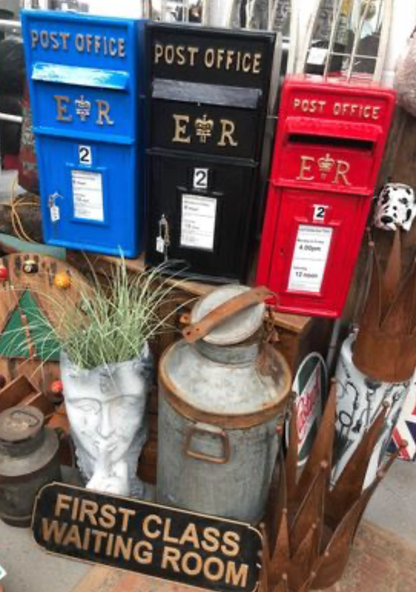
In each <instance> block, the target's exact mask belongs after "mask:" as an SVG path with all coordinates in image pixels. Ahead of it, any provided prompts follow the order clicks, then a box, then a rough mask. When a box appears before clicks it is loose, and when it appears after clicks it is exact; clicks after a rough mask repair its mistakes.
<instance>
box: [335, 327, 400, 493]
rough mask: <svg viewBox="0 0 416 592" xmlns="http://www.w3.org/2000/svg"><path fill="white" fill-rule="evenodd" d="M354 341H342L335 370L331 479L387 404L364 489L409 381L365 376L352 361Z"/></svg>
mask: <svg viewBox="0 0 416 592" xmlns="http://www.w3.org/2000/svg"><path fill="white" fill-rule="evenodd" d="M354 340H355V336H354V335H350V336H349V337H348V338H347V339H346V340H345V341H344V343H343V345H342V349H341V354H340V357H339V362H338V366H337V371H336V380H337V421H336V435H335V459H334V471H333V474H332V480H333V481H334V482H335V481H336V480H337V479H338V477H339V476H340V475H341V473H342V471H343V469H344V468H345V466H346V464H347V462H348V460H349V459H350V458H351V456H352V454H353V452H354V451H355V450H356V448H357V446H358V444H359V443H360V442H361V440H362V438H363V436H364V434H365V433H366V432H367V430H368V429H369V427H370V425H371V424H372V423H373V421H374V419H375V417H376V416H377V415H378V413H379V412H380V410H381V407H382V405H383V404H384V403H387V404H388V405H389V410H388V413H387V416H386V421H385V426H384V431H383V434H382V436H381V438H380V439H379V441H378V443H377V445H376V447H375V450H374V453H373V455H372V457H371V461H370V464H369V467H368V471H367V476H366V480H365V483H364V488H366V487H368V486H369V485H370V484H371V483H372V482H373V481H374V479H375V477H376V473H377V470H378V468H379V466H380V463H381V460H382V459H383V456H384V454H385V452H386V450H387V447H388V445H389V442H390V440H391V436H392V434H393V430H394V428H395V426H396V424H397V422H398V420H399V417H400V413H401V410H402V408H403V405H404V402H405V399H406V396H407V394H408V392H409V389H410V385H411V381H410V380H408V381H406V382H398V383H390V382H381V381H380V382H376V381H374V380H372V379H371V378H369V377H367V376H365V374H363V373H362V372H360V371H359V370H358V368H357V367H356V366H355V365H354V363H353V361H352V349H353V347H354ZM375 355H376V354H375Z"/></svg>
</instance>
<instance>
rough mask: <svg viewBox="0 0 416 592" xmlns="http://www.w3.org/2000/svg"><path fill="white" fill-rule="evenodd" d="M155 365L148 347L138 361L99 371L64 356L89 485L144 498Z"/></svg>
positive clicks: (70, 408) (68, 399)
mask: <svg viewBox="0 0 416 592" xmlns="http://www.w3.org/2000/svg"><path fill="white" fill-rule="evenodd" d="M152 369H153V361H152V357H151V354H150V350H149V348H148V346H147V345H146V346H145V347H144V348H143V351H142V353H141V355H140V356H138V357H137V358H136V359H134V360H131V361H128V362H123V363H119V364H108V365H106V366H100V367H98V368H94V369H93V370H83V369H80V368H78V367H77V366H75V365H74V364H73V363H72V362H71V361H70V360H69V358H68V356H67V355H66V354H65V353H62V354H61V374H62V383H63V386H64V396H65V405H66V410H67V414H68V419H69V424H70V428H71V435H72V438H73V440H74V443H75V449H76V455H77V460H78V465H79V468H80V470H81V473H82V475H83V477H84V479H85V481H86V487H87V488H88V489H95V490H97V491H102V492H107V493H113V494H118V495H125V496H132V497H143V495H144V485H143V483H142V482H141V481H140V480H139V479H138V478H137V476H136V471H137V462H138V458H139V456H140V453H141V450H142V448H143V445H144V443H145V442H146V439H147V433H148V429H147V401H148V395H149V392H150V388H151V377H152Z"/></svg>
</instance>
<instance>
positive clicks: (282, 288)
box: [264, 188, 371, 317]
mask: <svg viewBox="0 0 416 592" xmlns="http://www.w3.org/2000/svg"><path fill="white" fill-rule="evenodd" d="M273 191H276V195H275V198H277V201H278V203H279V217H278V223H277V228H276V229H275V234H274V236H275V237H276V238H275V243H274V246H273V249H272V252H273V254H272V257H271V264H270V268H269V270H268V281H266V283H267V285H268V286H269V287H270V288H271V290H273V291H274V292H276V293H277V295H278V309H279V310H280V311H282V312H290V313H294V314H307V315H311V314H312V315H316V316H325V317H338V316H340V315H341V313H342V309H343V305H344V302H345V298H346V296H347V292H348V287H349V282H350V278H351V275H352V272H353V268H354V265H355V261H356V259H357V256H358V252H359V248H360V241H357V239H356V237H357V236H362V232H363V230H364V225H365V221H366V218H367V214H368V209H369V207H370V203H371V201H370V200H368V199H366V198H365V197H358V196H352V195H350V194H334V193H327V192H319V191H302V190H296V189H276V188H274V189H271V192H273ZM269 197H272V196H269ZM364 209H365V210H366V211H363V210H364ZM357 225H358V226H360V228H357ZM264 279H265V278H264Z"/></svg>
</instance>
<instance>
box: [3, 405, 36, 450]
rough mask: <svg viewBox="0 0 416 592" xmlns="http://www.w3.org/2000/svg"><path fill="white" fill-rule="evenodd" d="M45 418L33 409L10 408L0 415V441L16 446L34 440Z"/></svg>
mask: <svg viewBox="0 0 416 592" xmlns="http://www.w3.org/2000/svg"><path fill="white" fill-rule="evenodd" d="M44 421H45V417H44V415H43V413H42V412H41V411H39V409H36V408H35V407H11V408H10V409H6V411H3V413H0V441H2V442H4V443H7V444H18V443H20V442H26V441H27V440H34V439H36V438H37V437H38V436H39V434H40V432H41V431H42V428H43V424H44Z"/></svg>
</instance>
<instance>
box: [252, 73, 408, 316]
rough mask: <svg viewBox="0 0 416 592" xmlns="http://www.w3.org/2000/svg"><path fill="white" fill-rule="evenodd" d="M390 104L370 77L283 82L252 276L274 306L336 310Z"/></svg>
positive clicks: (388, 94)
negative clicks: (256, 262) (273, 296)
mask: <svg viewBox="0 0 416 592" xmlns="http://www.w3.org/2000/svg"><path fill="white" fill-rule="evenodd" d="M395 103H396V94H395V91H393V90H391V89H386V88H382V87H380V86H379V85H376V84H373V83H370V84H369V83H364V82H363V83H361V82H356V81H353V82H347V81H343V80H342V79H339V78H326V79H324V78H322V77H319V76H313V77H312V76H293V77H289V78H288V79H287V80H286V82H285V85H284V88H283V94H282V101H281V107H280V117H279V128H278V132H277V136H276V143H275V150H274V156H273V164H272V171H271V179H270V185H269V193H268V201H267V208H266V216H265V222H264V227H263V234H262V242H261V249H260V260H259V268H258V273H257V283H258V284H259V285H267V286H268V287H269V288H270V289H271V290H272V291H273V292H276V293H277V295H278V305H277V306H278V309H279V310H280V311H282V312H289V313H294V314H301V315H311V316H323V317H339V316H340V315H341V314H342V310H343V307H344V303H345V300H346V297H347V294H348V287H349V285H350V281H351V276H352V273H353V270H354V265H355V262H356V259H357V256H358V253H359V250H360V245H361V240H362V236H363V233H364V229H365V226H366V222H367V217H368V214H369V210H370V206H371V201H372V197H373V192H374V188H375V184H376V181H377V176H378V173H379V170H380V165H381V160H382V157H383V152H384V149H385V145H386V141H387V137H388V132H389V129H390V125H391V121H392V116H393V111H394V107H395Z"/></svg>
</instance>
